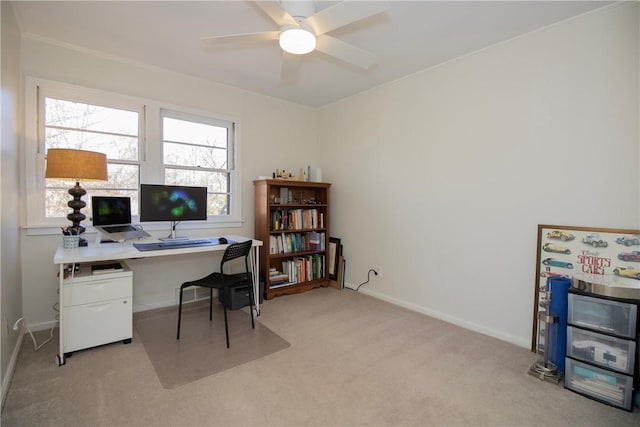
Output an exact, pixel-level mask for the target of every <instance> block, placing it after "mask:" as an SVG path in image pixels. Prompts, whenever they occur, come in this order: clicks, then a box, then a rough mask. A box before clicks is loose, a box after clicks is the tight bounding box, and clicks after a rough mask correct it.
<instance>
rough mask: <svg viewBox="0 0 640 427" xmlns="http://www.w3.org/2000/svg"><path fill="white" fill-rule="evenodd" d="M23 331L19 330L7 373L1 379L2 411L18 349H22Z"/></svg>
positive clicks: (16, 360)
mask: <svg viewBox="0 0 640 427" xmlns="http://www.w3.org/2000/svg"><path fill="white" fill-rule="evenodd" d="M24 333H25V329H24V327H23V328H22V329H21V330H20V336H19V337H18V341H17V342H16V346H15V347H14V349H13V352H12V353H11V359H10V360H9V365H8V366H7V372H6V375H5V376H4V378H2V405H1V407H0V408H2V409H4V402H5V400H6V399H7V394H8V392H9V384H11V380H12V379H13V373H14V371H15V369H16V364H17V363H18V356H19V355H20V349H21V348H22V340H23V339H24Z"/></svg>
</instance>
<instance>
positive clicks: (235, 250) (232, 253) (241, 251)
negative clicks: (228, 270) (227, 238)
mask: <svg viewBox="0 0 640 427" xmlns="http://www.w3.org/2000/svg"><path fill="white" fill-rule="evenodd" d="M252 245H253V241H252V240H247V241H246V242H242V243H231V244H230V245H229V246H227V249H225V250H224V255H222V260H221V261H220V273H223V272H224V270H223V269H222V268H223V267H224V264H225V263H226V262H227V261H231V260H234V259H236V258H240V257H244V268H245V272H246V273H247V275H248V274H249V252H250V251H251V246H252Z"/></svg>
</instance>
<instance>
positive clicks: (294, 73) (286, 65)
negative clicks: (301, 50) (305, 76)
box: [280, 51, 300, 83]
mask: <svg viewBox="0 0 640 427" xmlns="http://www.w3.org/2000/svg"><path fill="white" fill-rule="evenodd" d="M299 69H300V55H293V54H291V53H287V52H285V51H282V66H281V68H280V81H282V82H283V83H293V82H295V81H296V80H297V78H298V70H299Z"/></svg>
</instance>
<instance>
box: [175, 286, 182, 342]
mask: <svg viewBox="0 0 640 427" xmlns="http://www.w3.org/2000/svg"><path fill="white" fill-rule="evenodd" d="M181 320H182V286H180V304H178V332H177V333H176V339H177V340H179V339H180V321H181Z"/></svg>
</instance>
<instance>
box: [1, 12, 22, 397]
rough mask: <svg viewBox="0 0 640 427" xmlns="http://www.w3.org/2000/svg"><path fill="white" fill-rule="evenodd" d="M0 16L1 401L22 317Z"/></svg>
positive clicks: (10, 20)
mask: <svg viewBox="0 0 640 427" xmlns="http://www.w3.org/2000/svg"><path fill="white" fill-rule="evenodd" d="M1 7H2V9H1V12H0V14H1V15H2V16H1V18H2V27H1V28H2V34H1V38H2V60H1V62H2V64H1V65H2V67H1V68H2V73H1V74H2V78H1V79H0V80H1V87H0V109H1V112H2V113H1V114H0V117H2V125H1V133H0V141H1V142H0V150H1V152H2V153H1V155H0V159H1V164H0V172H1V188H0V199H1V201H2V203H1V205H0V278H1V282H0V283H1V284H0V319H2V322H1V325H2V326H1V328H0V329H1V332H0V334H1V338H0V343H1V344H0V347H1V352H0V361H1V367H2V370H1V371H0V372H1V375H0V382H1V383H2V401H3V402H4V397H5V395H6V394H5V393H6V391H7V387H8V381H9V380H10V379H11V375H12V371H13V366H14V365H15V361H16V358H17V354H18V353H17V347H18V343H19V336H20V335H19V333H18V332H14V331H13V329H11V327H12V326H13V323H14V322H15V321H16V320H17V319H18V318H19V317H21V316H22V289H21V286H20V239H19V215H18V208H17V206H18V192H17V191H16V189H17V188H18V186H19V168H18V165H19V161H18V154H19V149H18V147H19V145H18V144H19V128H20V114H19V113H18V112H19V105H20V95H19V94H20V93H21V90H20V67H19V64H20V32H19V29H18V24H17V21H16V17H15V15H14V13H13V8H12V7H11V5H10V4H8V3H7V2H2V4H1Z"/></svg>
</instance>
